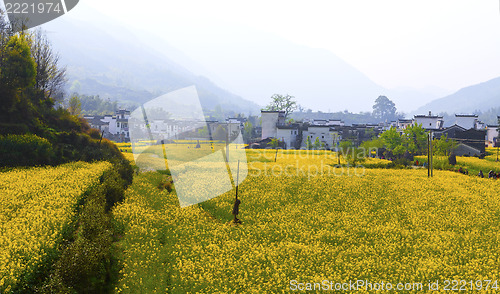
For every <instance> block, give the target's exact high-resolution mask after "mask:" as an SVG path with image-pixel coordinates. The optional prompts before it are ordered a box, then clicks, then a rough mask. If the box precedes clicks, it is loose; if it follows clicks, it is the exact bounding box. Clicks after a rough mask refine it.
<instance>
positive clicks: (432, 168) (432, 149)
mask: <svg viewBox="0 0 500 294" xmlns="http://www.w3.org/2000/svg"><path fill="white" fill-rule="evenodd" d="M429 135H430V138H431V139H430V142H431V145H430V146H431V177H434V148H433V147H432V131H431V133H430V134H429Z"/></svg>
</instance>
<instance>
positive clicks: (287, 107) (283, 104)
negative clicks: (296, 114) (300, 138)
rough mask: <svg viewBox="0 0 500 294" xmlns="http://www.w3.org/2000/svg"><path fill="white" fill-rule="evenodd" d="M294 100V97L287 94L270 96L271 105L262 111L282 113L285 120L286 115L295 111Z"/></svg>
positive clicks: (295, 103) (295, 104)
mask: <svg viewBox="0 0 500 294" xmlns="http://www.w3.org/2000/svg"><path fill="white" fill-rule="evenodd" d="M294 99H295V97H294V96H290V95H288V94H287V95H280V94H274V95H273V96H271V103H270V104H269V105H268V106H266V108H264V109H265V110H268V111H284V112H285V119H286V118H287V116H288V114H290V113H291V112H293V111H294V110H295V109H297V102H296V101H295V100H294Z"/></svg>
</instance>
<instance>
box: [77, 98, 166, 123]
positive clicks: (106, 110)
mask: <svg viewBox="0 0 500 294" xmlns="http://www.w3.org/2000/svg"><path fill="white" fill-rule="evenodd" d="M73 95H77V94H76V93H74V94H73ZM78 98H80V102H81V103H82V113H83V114H85V115H106V114H113V113H115V112H116V111H117V110H118V102H116V101H111V100H110V99H106V100H105V99H102V98H100V97H99V96H98V95H95V96H88V95H78ZM168 116H169V114H168V112H166V111H162V110H161V109H159V108H151V109H148V119H157V118H158V119H162V118H163V119H164V118H166V117H168Z"/></svg>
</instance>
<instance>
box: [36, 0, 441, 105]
mask: <svg viewBox="0 0 500 294" xmlns="http://www.w3.org/2000/svg"><path fill="white" fill-rule="evenodd" d="M82 4H83V3H82ZM90 15H91V16H92V17H89V16H90ZM89 19H92V21H90V20H89ZM43 28H44V29H45V30H47V32H48V35H49V38H50V40H51V41H52V43H53V44H54V48H55V49H56V50H57V51H59V52H60V54H61V58H62V59H61V61H62V63H63V64H67V66H68V76H69V83H68V91H69V88H71V91H73V90H76V91H78V92H79V93H81V94H99V95H100V96H102V97H110V98H112V99H116V100H118V101H120V102H123V103H136V104H137V103H143V102H145V101H148V100H150V99H152V98H154V97H156V96H159V95H161V94H163V93H166V92H169V91H173V90H176V89H179V88H183V87H186V86H190V85H196V86H197V89H198V91H199V93H200V99H201V102H202V105H203V106H204V107H205V108H206V109H214V108H215V107H216V106H217V105H221V106H222V108H223V109H224V110H233V111H236V112H242V113H245V114H248V113H254V114H255V113H258V111H259V109H260V108H261V107H262V106H264V105H266V104H267V103H268V102H269V97H270V96H271V95H273V94H274V93H280V94H290V95H293V96H295V97H296V99H297V101H298V103H299V104H301V105H303V107H305V108H311V109H313V110H321V111H324V112H326V111H331V112H335V111H344V110H349V111H352V112H359V111H371V110H372V105H373V103H374V101H375V99H376V98H377V97H378V96H379V95H386V96H387V97H388V98H389V99H391V100H393V101H394V102H395V103H396V107H397V108H398V111H405V112H408V111H409V110H412V109H416V108H417V107H419V106H421V105H422V104H423V103H426V102H430V101H432V100H433V99H436V98H438V97H440V94H442V93H443V90H441V89H412V88H409V87H406V88H397V89H386V88H384V87H382V86H380V85H378V84H376V83H375V82H373V81H372V80H371V79H370V78H369V77H367V76H366V75H365V74H363V73H362V72H361V71H359V70H357V69H356V68H355V67H353V66H351V65H350V64H348V63H346V62H345V61H343V60H342V59H341V58H339V57H338V56H336V55H335V54H334V53H332V52H331V51H328V50H325V49H318V48H310V47H307V46H304V45H299V44H295V43H293V42H290V41H288V40H286V39H283V38H281V37H278V36H276V35H273V34H272V33H269V32H265V31H259V30H256V29H251V28H248V27H240V26H233V27H221V28H220V29H217V30H214V31H213V32H212V33H211V34H208V35H206V36H205V37H204V38H203V39H200V40H193V41H192V44H193V46H192V50H185V51H182V50H180V49H177V48H176V47H175V42H173V44H171V43H170V42H169V35H168V33H167V32H166V33H165V34H164V35H161V36H158V35H154V34H153V33H152V32H149V31H140V30H138V29H136V28H134V27H130V26H127V25H126V24H121V23H117V22H115V21H113V20H111V19H109V18H108V17H106V16H104V15H102V14H100V13H99V12H96V11H94V10H93V9H92V8H89V7H88V6H85V5H80V6H79V7H78V9H75V10H74V11H72V12H71V14H68V15H66V16H65V17H61V18H59V19H56V20H54V21H52V22H49V23H47V24H45V25H44V26H43ZM191 29H192V28H191ZM75 36H78V38H75ZM191 37H192V36H191V35H189V34H187V35H186V38H191ZM367 50H369V48H367ZM193 52H197V54H193Z"/></svg>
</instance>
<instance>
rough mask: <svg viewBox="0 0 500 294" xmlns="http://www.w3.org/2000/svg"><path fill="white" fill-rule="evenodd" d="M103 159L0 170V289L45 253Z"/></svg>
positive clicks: (10, 285)
mask: <svg viewBox="0 0 500 294" xmlns="http://www.w3.org/2000/svg"><path fill="white" fill-rule="evenodd" d="M110 168H111V164H110V163H107V162H99V163H93V164H91V163H85V162H75V163H69V164H63V165H60V166H57V167H34V168H16V169H12V170H10V171H7V172H2V173H0V292H1V293H5V292H9V291H10V290H11V289H12V288H13V287H14V286H15V285H16V284H17V283H23V282H25V281H23V280H20V279H22V278H23V277H24V276H27V275H30V274H31V273H32V271H33V270H35V269H36V267H37V266H39V265H40V264H41V263H43V262H44V260H45V259H46V258H47V257H48V255H50V254H51V252H52V251H53V250H55V247H56V245H57V243H58V242H59V240H60V237H61V233H62V231H63V230H64V227H65V225H67V224H68V223H69V222H70V221H71V219H72V217H73V216H74V214H75V211H74V208H75V206H76V205H77V202H78V200H80V196H81V195H82V193H83V192H84V191H85V190H86V189H88V188H89V187H90V186H91V185H93V184H94V183H97V182H98V180H99V177H100V176H101V175H102V174H103V172H104V171H106V170H108V169H110Z"/></svg>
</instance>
